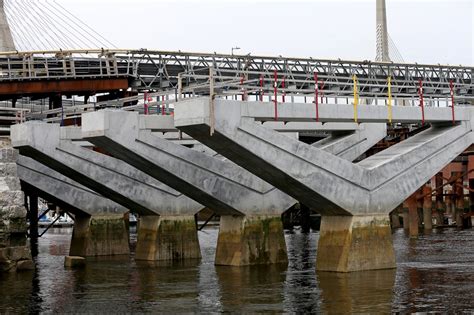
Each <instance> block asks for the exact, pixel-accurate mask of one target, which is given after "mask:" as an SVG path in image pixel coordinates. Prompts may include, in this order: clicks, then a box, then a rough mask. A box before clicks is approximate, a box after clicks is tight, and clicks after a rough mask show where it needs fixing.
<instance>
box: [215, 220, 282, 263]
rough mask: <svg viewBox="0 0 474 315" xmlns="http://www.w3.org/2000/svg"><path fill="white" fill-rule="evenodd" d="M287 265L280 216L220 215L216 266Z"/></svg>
mask: <svg viewBox="0 0 474 315" xmlns="http://www.w3.org/2000/svg"><path fill="white" fill-rule="evenodd" d="M273 263H288V257H287V255H286V245H285V237H284V233H283V223H282V222H281V218H280V216H221V221H220V229H219V238H218V240H217V250H216V259H215V264H216V265H228V266H245V265H258V264H273Z"/></svg>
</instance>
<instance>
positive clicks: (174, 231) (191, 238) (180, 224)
mask: <svg viewBox="0 0 474 315" xmlns="http://www.w3.org/2000/svg"><path fill="white" fill-rule="evenodd" d="M199 258H201V251H200V247H199V240H198V235H197V231H196V224H195V221H194V216H193V215H188V216H184V215H181V216H169V215H168V216H164V215H162V216H157V215H143V216H140V219H139V223H138V235H137V247H136V254H135V259H137V260H149V261H153V260H159V261H180V260H187V259H199Z"/></svg>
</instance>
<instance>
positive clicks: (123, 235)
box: [69, 215, 130, 257]
mask: <svg viewBox="0 0 474 315" xmlns="http://www.w3.org/2000/svg"><path fill="white" fill-rule="evenodd" d="M128 254H130V243H129V237H128V230H127V226H126V222H125V220H124V216H123V215H107V216H92V217H86V216H76V218H75V222H74V230H73V232H72V239H71V248H70V250H69V255H70V256H81V257H87V256H111V255H128Z"/></svg>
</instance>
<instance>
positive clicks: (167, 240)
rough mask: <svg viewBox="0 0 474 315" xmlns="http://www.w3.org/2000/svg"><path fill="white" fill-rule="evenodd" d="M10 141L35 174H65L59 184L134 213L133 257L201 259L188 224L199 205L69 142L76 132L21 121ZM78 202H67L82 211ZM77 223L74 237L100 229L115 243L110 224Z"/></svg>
mask: <svg viewBox="0 0 474 315" xmlns="http://www.w3.org/2000/svg"><path fill="white" fill-rule="evenodd" d="M36 135H43V137H44V138H43V137H37V136H36ZM12 137H13V139H14V141H13V142H14V143H15V145H16V147H17V148H19V150H20V152H22V154H25V155H28V156H30V157H32V158H34V159H37V160H38V161H39V162H41V163H36V164H35V165H34V168H35V169H36V170H37V171H38V172H39V173H42V174H43V175H44V174H46V175H47V174H49V172H50V170H49V169H48V168H46V167H45V166H44V165H45V164H46V165H49V166H50V167H51V168H53V169H54V170H55V171H56V172H58V174H57V176H60V174H59V173H61V174H64V175H66V176H68V177H64V176H62V178H63V180H64V181H68V180H69V181H71V180H73V181H74V182H75V183H76V184H77V185H79V184H80V185H83V186H85V187H87V188H88V189H89V190H91V191H96V192H97V193H99V194H101V195H102V196H106V197H107V198H110V199H111V200H113V201H114V202H116V203H117V204H120V206H121V207H124V208H125V209H133V211H134V212H135V213H138V214H139V215H140V218H139V224H138V239H137V248H136V250H137V251H136V256H135V259H137V260H170V261H176V260H183V259H196V258H201V254H200V247H199V242H198V237H197V230H196V225H195V222H194V214H195V213H196V212H198V211H199V210H201V209H202V208H203V206H202V205H201V204H199V203H197V202H196V201H194V200H192V199H190V198H188V197H186V196H184V195H183V194H181V193H179V192H178V191H176V190H174V189H172V188H170V187H168V186H166V185H164V184H163V183H161V182H159V181H157V180H155V179H154V178H152V177H150V176H148V175H146V174H145V173H143V172H141V171H139V170H137V169H135V168H134V167H132V166H130V165H129V164H127V163H124V162H123V161H121V160H118V159H115V158H113V157H111V156H108V155H105V154H101V153H98V152H95V151H93V150H90V149H87V148H84V147H81V146H80V145H77V144H75V143H74V142H72V141H71V140H72V139H74V140H80V129H78V128H74V127H62V128H60V127H59V125H53V124H45V123H25V124H22V125H18V126H15V127H13V128H12ZM82 143H83V144H84V141H82ZM88 145H89V146H91V144H90V143H89V144H88ZM24 158H25V159H26V157H24ZM39 184H40V182H39V181H38V182H35V183H33V185H35V186H37V185H39ZM83 202H84V201H83V200H81V199H76V200H74V199H73V198H72V199H71V204H73V205H74V204H76V203H77V207H82V206H83V205H82V203H83ZM82 221H84V222H83V223H82V224H81V225H80V226H81V229H80V231H79V232H78V234H77V235H78V236H77V237H82V236H80V235H83V234H84V233H90V232H91V233H92V234H93V235H96V233H95V232H94V227H95V226H99V225H101V226H103V227H104V233H105V234H103V235H102V237H104V238H109V239H110V242H112V243H113V242H115V241H114V239H113V235H111V234H110V235H108V234H107V233H109V232H108V230H117V229H118V227H119V225H118V223H117V222H116V221H114V220H103V218H101V217H97V218H96V217H94V216H93V217H92V218H87V220H86V219H84V220H82ZM82 221H81V222H82ZM86 240H87V239H86ZM78 248H81V247H80V246H79V247H78Z"/></svg>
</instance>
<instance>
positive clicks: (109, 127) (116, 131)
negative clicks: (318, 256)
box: [82, 111, 385, 264]
mask: <svg viewBox="0 0 474 315" xmlns="http://www.w3.org/2000/svg"><path fill="white" fill-rule="evenodd" d="M148 119H149V118H148ZM141 125H142V123H141V122H140V117H139V116H138V114H136V113H126V112H117V111H101V112H96V113H90V114H86V115H84V116H83V126H82V130H83V137H84V139H86V140H88V141H90V142H92V143H94V144H95V145H97V146H99V147H102V148H104V149H105V150H106V151H108V152H111V153H112V154H113V155H114V156H116V157H118V158H120V159H123V160H124V161H126V162H127V163H129V164H131V165H133V166H134V167H136V168H138V169H140V170H142V171H143V172H145V173H147V174H148V175H150V176H152V177H154V178H156V179H158V180H160V181H163V182H165V183H166V184H168V185H170V186H171V187H173V188H174V189H177V190H180V191H182V192H183V193H185V194H187V195H189V196H190V197H192V198H194V199H196V200H198V201H199V202H200V203H202V204H204V205H206V206H208V207H209V208H211V209H216V210H215V211H216V212H218V213H219V212H221V214H222V216H221V219H222V220H223V222H224V220H227V221H229V220H230V221H232V219H231V218H232V216H240V219H235V220H240V221H242V222H247V221H246V220H251V221H252V222H253V221H256V220H257V219H256V216H257V217H259V216H274V217H279V216H280V215H281V213H283V212H284V211H285V210H287V209H288V208H289V207H291V205H293V204H294V203H295V202H296V201H295V200H294V199H292V198H291V197H289V196H287V195H286V194H283V193H282V192H281V191H279V190H277V189H275V188H274V187H272V186H271V185H268V184H267V183H265V182H264V181H262V180H261V179H259V178H258V177H256V176H254V175H252V174H250V173H248V172H247V171H245V170H244V169H242V168H241V167H238V166H236V165H235V164H233V163H231V162H229V161H226V160H223V159H220V158H216V157H211V156H208V155H206V154H203V153H200V152H196V151H194V150H191V149H188V148H185V147H183V146H180V145H178V144H175V143H171V142H169V141H166V140H164V139H162V138H160V137H157V136H155V135H154V134H153V133H152V132H150V130H139V129H138V128H137V126H141ZM380 131H381V132H378V133H377V134H379V135H380V137H381V138H383V136H384V135H385V129H380ZM355 140H357V141H358V142H360V141H362V142H365V139H359V138H357V139H355V138H351V140H349V141H346V143H347V144H346V145H347V146H349V145H354V141H355ZM377 141H378V140H377ZM340 146H342V145H340ZM222 211H226V212H227V213H222ZM232 212H233V213H232ZM229 215H230V216H229ZM243 215H244V216H245V218H247V219H245V218H244V217H243ZM258 220H259V219H258ZM278 221H280V220H278ZM253 224H257V223H253ZM259 224H261V225H265V220H263V221H262V222H261V223H258V224H257V225H259ZM279 225H280V227H279V228H278V229H276V230H277V231H280V234H282V227H281V222H280V223H279ZM235 226H240V227H241V229H242V230H240V231H239V232H236V233H237V234H238V235H245V233H246V232H245V230H246V227H245V225H234V227H235ZM220 233H226V231H225V228H222V227H221V231H220ZM272 235H276V234H272ZM239 237H240V236H239ZM239 237H237V236H236V238H237V239H240V241H244V239H242V238H239ZM275 237H276V236H275ZM281 237H282V235H281ZM281 237H278V238H276V239H275V242H276V243H278V242H279V241H278V240H277V239H279V238H280V239H282V238H281ZM272 238H273V236H272ZM220 239H221V241H220V242H218V247H221V248H224V247H226V248H233V249H234V250H237V247H236V246H234V245H224V241H223V240H226V241H230V239H229V238H226V237H221V238H220ZM234 239H235V238H234ZM252 244H255V246H256V245H257V244H258V242H256V243H255V242H253V243H252ZM269 249H271V251H272V253H273V254H270V255H267V254H265V256H263V257H254V258H253V259H248V258H244V257H242V259H239V260H238V261H239V262H238V264H254V263H272V262H275V261H280V259H272V257H276V256H278V255H279V254H277V252H275V251H277V248H273V247H269ZM222 252H228V251H223V250H218V253H222ZM257 254H259V255H263V254H264V252H263V251H259V252H257ZM229 255H230V254H226V256H229ZM235 255H240V254H237V253H235ZM223 261H225V262H227V263H229V264H230V263H231V262H232V264H237V263H236V262H235V260H234V259H233V258H230V257H227V259H217V258H216V263H222V262H223Z"/></svg>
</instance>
